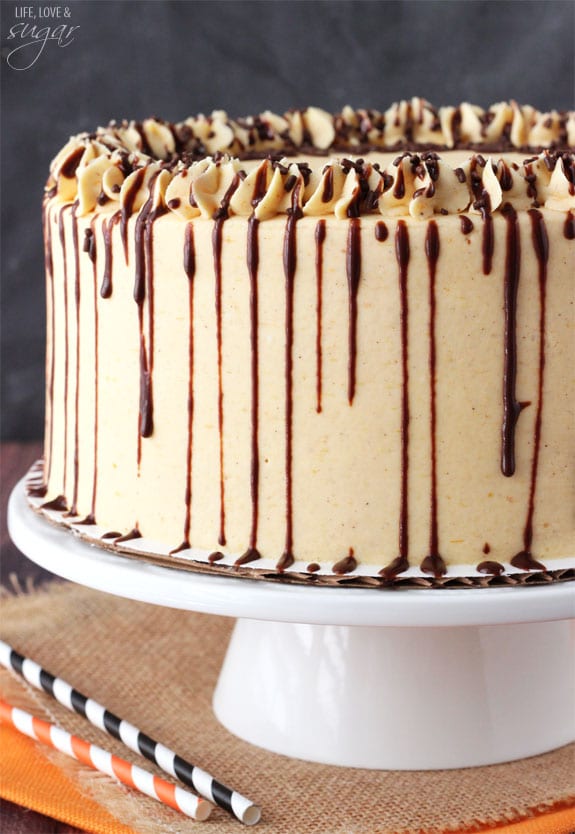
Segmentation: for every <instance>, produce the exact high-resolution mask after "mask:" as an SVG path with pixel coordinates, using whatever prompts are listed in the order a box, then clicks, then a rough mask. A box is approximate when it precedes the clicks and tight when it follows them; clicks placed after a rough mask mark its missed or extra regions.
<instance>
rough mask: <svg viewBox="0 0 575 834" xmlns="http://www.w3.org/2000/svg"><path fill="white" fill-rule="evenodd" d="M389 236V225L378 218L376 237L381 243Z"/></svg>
mask: <svg viewBox="0 0 575 834" xmlns="http://www.w3.org/2000/svg"><path fill="white" fill-rule="evenodd" d="M388 236H389V232H388V230H387V226H386V225H385V223H384V222H383V220H378V221H377V223H376V224H375V239H376V240H378V241H379V242H380V243H383V242H384V241H386V240H387V238H388Z"/></svg>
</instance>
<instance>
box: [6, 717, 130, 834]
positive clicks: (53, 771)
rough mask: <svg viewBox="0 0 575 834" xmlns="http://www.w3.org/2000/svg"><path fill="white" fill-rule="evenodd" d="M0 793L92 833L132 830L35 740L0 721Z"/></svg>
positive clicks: (19, 803) (105, 833) (124, 832)
mask: <svg viewBox="0 0 575 834" xmlns="http://www.w3.org/2000/svg"><path fill="white" fill-rule="evenodd" d="M118 789H119V790H120V788H118ZM0 796H1V797H2V798H3V799H7V800H8V801H10V802H15V803H16V804H17V805H23V806H25V807H26V808H31V809H32V810H33V811H37V812H38V813H40V814H44V815H45V816H48V817H52V818H53V819H57V820H60V822H65V823H67V824H68V825H74V826H76V828H80V829H83V830H84V831H89V832H94V834H136V832H134V830H133V829H132V828H128V826H127V825H123V824H122V823H121V822H119V821H118V820H117V819H115V818H114V817H113V816H112V815H111V814H109V813H108V811H106V810H105V809H104V808H101V807H100V805H98V804H97V803H96V802H94V801H93V800H92V799H89V798H88V797H87V796H86V795H85V794H83V793H81V792H80V790H79V789H78V788H77V787H76V786H75V785H74V783H73V782H72V780H71V779H69V778H68V777H67V776H66V774H65V773H64V772H63V771H62V770H60V769H59V768H58V767H57V766H56V765H55V764H53V763H52V762H51V761H49V760H48V759H47V758H46V757H45V756H44V755H43V751H42V748H41V747H40V745H39V744H37V743H36V742H35V741H33V740H32V739H31V738H27V737H26V736H23V735H22V734H21V733H19V732H18V731H17V730H14V729H13V728H12V727H10V726H8V725H5V724H2V725H0Z"/></svg>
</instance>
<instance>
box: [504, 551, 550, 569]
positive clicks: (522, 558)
mask: <svg viewBox="0 0 575 834" xmlns="http://www.w3.org/2000/svg"><path fill="white" fill-rule="evenodd" d="M511 564H512V565H513V567H514V568H518V570H545V565H542V564H541V562H538V561H537V560H536V559H534V558H533V556H532V555H531V553H528V552H527V551H525V550H522V551H521V552H520V553H517V554H516V555H515V556H514V557H513V559H512V560H511Z"/></svg>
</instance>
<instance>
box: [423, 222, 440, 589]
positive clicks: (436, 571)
mask: <svg viewBox="0 0 575 834" xmlns="http://www.w3.org/2000/svg"><path fill="white" fill-rule="evenodd" d="M439 250H440V245H439V232H438V229H437V223H436V222H435V220H430V221H429V223H428V226H427V234H426V236H425V255H426V258H427V269H428V272H429V398H430V435H431V500H430V521H429V555H428V556H426V558H425V559H424V560H423V562H422V564H421V570H422V571H423V572H424V573H433V575H434V576H443V574H444V573H445V572H446V567H445V563H444V561H443V559H442V558H441V556H440V555H439V536H438V522H437V438H436V433H437V432H436V424H437V409H436V340H435V329H436V328H435V318H436V299H435V275H436V270H437V261H438V259H439Z"/></svg>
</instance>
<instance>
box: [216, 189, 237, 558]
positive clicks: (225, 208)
mask: <svg viewBox="0 0 575 834" xmlns="http://www.w3.org/2000/svg"><path fill="white" fill-rule="evenodd" d="M240 181H241V180H240V177H239V176H235V177H234V179H233V180H232V184H231V185H230V187H229V188H228V190H227V191H226V193H225V194H224V198H223V200H222V202H221V205H220V208H219V209H217V211H216V212H215V213H214V229H213V232H212V249H213V253H214V274H215V284H214V292H215V307H216V338H217V351H218V429H219V436H220V441H219V470H220V529H219V534H218V544H220V545H222V546H224V545H225V543H226V498H225V482H224V386H223V376H222V344H223V342H222V231H223V225H224V223H225V221H226V220H227V218H228V216H229V206H230V200H231V198H232V195H233V193H234V191H235V190H236V189H237V187H238V185H239V184H240Z"/></svg>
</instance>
